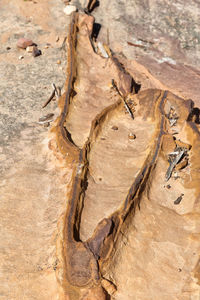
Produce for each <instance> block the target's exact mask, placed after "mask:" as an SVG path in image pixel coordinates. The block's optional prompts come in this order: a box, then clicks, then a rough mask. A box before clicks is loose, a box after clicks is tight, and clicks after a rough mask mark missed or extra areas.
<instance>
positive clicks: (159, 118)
mask: <svg viewBox="0 0 200 300" xmlns="http://www.w3.org/2000/svg"><path fill="white" fill-rule="evenodd" d="M93 22H94V19H93V17H91V16H87V15H85V14H78V13H74V14H73V17H72V21H71V25H70V29H69V35H68V40H67V45H68V69H67V81H66V86H65V89H66V92H65V94H64V95H63V96H62V97H61V99H60V103H59V106H60V109H61V113H60V116H59V118H58V119H57V121H56V124H55V126H54V128H53V130H52V132H53V136H54V138H53V139H52V141H51V143H50V147H51V148H52V149H53V150H54V153H55V154H56V155H57V157H58V159H59V160H60V162H61V166H62V167H63V168H66V173H68V174H70V176H71V181H70V182H69V183H68V186H67V194H66V199H67V205H66V212H65V215H64V217H63V222H61V223H60V227H59V240H58V258H59V267H58V271H57V275H58V280H59V282H60V284H61V286H62V289H63V293H62V297H63V299H72V300H73V299H85V300H86V299H88V300H89V299H147V298H148V299H189V298H187V297H189V296H190V295H194V296H195V295H197V293H198V291H199V287H198V284H197V283H196V282H197V281H198V279H197V278H198V276H199V275H198V269H197V263H198V259H199V257H198V252H199V237H198V234H197V233H198V230H199V228H198V226H199V224H198V217H199V202H198V198H199V192H200V187H199V179H200V178H199V177H200V173H199V168H200V160H199V147H200V134H199V128H198V126H199V125H198V124H197V123H198V122H197V121H198V120H197V111H198V109H197V108H194V103H193V102H192V101H191V100H188V101H184V100H183V99H181V98H179V97H177V96H176V95H174V94H172V93H170V92H169V91H167V90H160V89H147V90H144V91H139V85H137V83H136V82H135V81H134V78H132V77H131V75H130V73H131V72H128V71H127V70H125V68H124V66H123V65H122V64H121V63H120V62H119V60H118V59H117V57H116V56H115V55H113V54H112V52H111V51H110V49H109V48H108V46H106V45H103V44H101V46H99V45H100V44H98V43H96V42H95V41H94V40H93V39H92V32H93ZM102 47H103V49H104V51H105V53H104V52H102ZM151 84H152V85H153V81H152V83H151ZM177 157H178V158H177ZM191 257H192V258H191ZM164 269H166V270H167V272H168V274H170V275H169V276H165V272H164ZM155 272H156V273H157V276H154V273H155ZM158 277H159V280H158ZM144 287H145V288H144Z"/></svg>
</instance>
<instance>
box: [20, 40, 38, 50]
mask: <svg viewBox="0 0 200 300" xmlns="http://www.w3.org/2000/svg"><path fill="white" fill-rule="evenodd" d="M33 44H34V43H33V41H32V40H29V39H26V38H20V39H19V40H18V41H17V47H19V48H22V49H26V48H27V47H28V46H32V45H33Z"/></svg>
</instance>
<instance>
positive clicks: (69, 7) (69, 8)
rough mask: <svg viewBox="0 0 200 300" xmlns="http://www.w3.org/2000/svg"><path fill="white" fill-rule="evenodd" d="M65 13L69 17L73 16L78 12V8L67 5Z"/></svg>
mask: <svg viewBox="0 0 200 300" xmlns="http://www.w3.org/2000/svg"><path fill="white" fill-rule="evenodd" d="M63 11H64V13H65V14H66V15H67V16H69V15H71V14H72V13H73V12H75V11H76V6H74V5H67V6H66V7H65V8H64V10H63Z"/></svg>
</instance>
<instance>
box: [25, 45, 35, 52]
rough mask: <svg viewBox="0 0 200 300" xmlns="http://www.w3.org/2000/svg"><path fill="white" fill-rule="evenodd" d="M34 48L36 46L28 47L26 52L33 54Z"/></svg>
mask: <svg viewBox="0 0 200 300" xmlns="http://www.w3.org/2000/svg"><path fill="white" fill-rule="evenodd" d="M33 47H34V46H28V47H27V48H26V51H27V52H28V53H32V52H33Z"/></svg>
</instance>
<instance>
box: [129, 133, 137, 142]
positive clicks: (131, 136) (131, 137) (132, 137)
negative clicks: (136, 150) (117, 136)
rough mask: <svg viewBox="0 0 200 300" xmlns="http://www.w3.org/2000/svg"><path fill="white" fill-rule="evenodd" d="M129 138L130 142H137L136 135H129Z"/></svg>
mask: <svg viewBox="0 0 200 300" xmlns="http://www.w3.org/2000/svg"><path fill="white" fill-rule="evenodd" d="M128 138H129V139H130V140H135V139H136V135H135V134H134V133H129V135H128Z"/></svg>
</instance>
